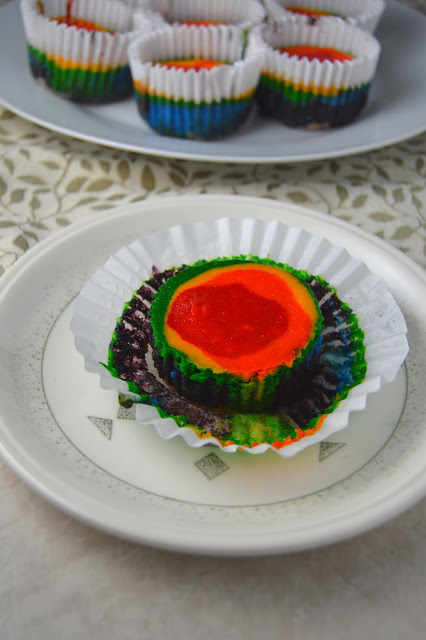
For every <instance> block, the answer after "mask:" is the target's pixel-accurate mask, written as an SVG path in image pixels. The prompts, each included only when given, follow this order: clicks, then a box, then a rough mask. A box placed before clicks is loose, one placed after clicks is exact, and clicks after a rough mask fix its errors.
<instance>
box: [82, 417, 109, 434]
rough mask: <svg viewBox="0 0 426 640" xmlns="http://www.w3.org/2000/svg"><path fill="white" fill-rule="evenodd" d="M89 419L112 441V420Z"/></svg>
mask: <svg viewBox="0 0 426 640" xmlns="http://www.w3.org/2000/svg"><path fill="white" fill-rule="evenodd" d="M87 417H88V418H89V420H90V421H91V422H93V424H94V425H95V426H96V427H98V429H99V431H100V432H101V433H102V434H103V435H104V436H105V438H108V440H111V436H112V424H113V421H112V420H111V419H110V418H99V417H98V416H87Z"/></svg>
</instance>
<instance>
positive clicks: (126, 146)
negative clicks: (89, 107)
mask: <svg viewBox="0 0 426 640" xmlns="http://www.w3.org/2000/svg"><path fill="white" fill-rule="evenodd" d="M10 7H12V9H10ZM2 10H3V11H4V12H5V13H6V11H10V15H12V16H13V15H14V14H13V12H18V11H19V9H18V0H12V1H11V2H10V3H6V4H5V5H4V6H2V7H0V12H1V11H2ZM395 11H403V12H407V13H406V15H407V16H408V15H411V14H412V15H413V18H412V19H415V9H413V8H412V7H409V6H406V5H400V4H397V3H396V1H395V0H392V2H391V3H389V2H387V5H386V8H385V15H386V13H389V12H391V13H392V15H393V12H395ZM420 17H421V18H423V16H422V15H421V14H420ZM14 19H17V17H16V16H14ZM379 63H380V61H379ZM28 73H29V72H28ZM49 93H50V92H49ZM46 95H47V94H46ZM50 95H51V97H53V99H54V100H61V101H62V100H63V98H60V97H59V96H56V95H54V93H53V92H51V93H50ZM67 102H68V105H72V108H73V109H78V108H79V107H78V106H76V105H73V104H72V103H71V102H69V101H67ZM0 104H1V105H3V106H4V107H5V108H7V109H9V110H10V111H11V112H13V113H15V114H16V115H18V116H20V117H22V118H24V119H25V120H28V121H29V122H32V123H34V124H36V125H39V126H42V127H44V128H46V129H48V130H51V131H53V132H56V133H59V134H62V135H65V136H68V137H71V138H73V139H76V140H80V141H84V142H89V143H92V144H97V145H100V146H103V147H107V148H112V149H116V150H122V151H128V152H132V153H137V154H146V155H147V156H153V157H162V158H168V159H181V160H190V161H191V160H192V161H199V162H212V163H226V162H229V163H234V164H235V163H239V164H253V163H256V164H271V163H282V164H286V163H299V162H306V161H316V160H324V159H333V158H340V157H345V156H348V155H357V154H360V153H367V152H369V151H373V150H377V149H380V148H384V147H387V146H390V145H394V144H397V143H399V142H402V141H404V140H407V139H409V138H412V137H414V136H416V135H419V134H421V133H422V132H423V131H424V130H425V129H426V125H425V124H421V121H419V122H418V123H417V124H416V125H415V126H411V124H410V119H408V123H407V126H408V127H410V128H409V129H405V130H404V131H399V132H398V133H392V132H393V131H394V128H393V127H391V126H389V124H388V126H387V128H386V137H385V139H379V140H377V139H374V140H371V141H370V142H368V141H364V142H363V143H361V144H359V143H358V142H355V141H354V142H353V143H352V146H351V147H350V148H347V147H344V148H335V149H334V150H332V151H330V150H328V148H327V145H326V144H325V145H323V148H322V149H321V150H320V151H314V152H312V151H311V152H309V151H308V150H306V151H305V152H304V153H302V154H301V155H295V154H294V152H293V155H292V154H290V155H286V154H279V153H277V154H275V155H266V154H265V155H264V156H261V157H257V156H256V155H247V153H246V149H245V148H244V147H242V148H241V151H240V152H239V153H235V152H234V153H232V152H230V153H229V154H225V155H224V154H223V152H222V153H218V152H202V151H198V150H195V151H192V150H191V148H190V147H189V148H188V149H187V150H186V149H185V147H187V146H188V143H191V142H192V141H188V140H183V139H173V138H169V139H168V140H170V141H171V142H170V146H169V148H155V146H152V145H150V144H149V141H148V143H145V144H140V145H138V144H133V143H129V142H126V141H124V140H122V141H120V140H114V139H110V138H108V137H107V136H106V135H103V136H101V135H92V134H90V132H89V131H87V132H84V131H80V130H78V128H77V129H76V125H75V124H74V125H73V127H67V126H64V125H63V124H61V123H60V122H52V121H51V120H49V119H48V118H47V119H46V118H43V117H41V116H40V115H38V114H34V113H32V112H31V107H30V108H28V107H27V108H26V109H25V108H23V105H19V104H15V103H14V102H13V101H11V100H10V99H7V98H5V97H2V96H1V95H0ZM76 113H77V112H76ZM87 124H89V123H87ZM273 124H274V126H275V123H273ZM361 125H362V123H361ZM276 126H277V128H278V127H282V125H280V124H279V123H278V124H277V125H276ZM77 127H78V125H77ZM105 128H107V125H105ZM336 131H338V130H336ZM370 133H371V131H370ZM150 135H154V136H155V137H156V138H157V137H159V138H164V136H159V134H157V133H155V132H150ZM373 137H374V136H373ZM382 138H383V134H382ZM357 139H358V138H357ZM174 143H175V144H176V145H177V144H178V145H180V146H183V147H184V149H183V150H182V149H178V148H173V147H174V146H175V144H174ZM208 144H209V143H205V146H206V148H207V149H208ZM222 144H224V145H227V141H225V142H222ZM231 144H232V142H231V143H230V145H231ZM302 144H303V143H302ZM304 144H305V145H306V142H305V143H304ZM306 146H308V147H309V141H308V143H307V145H306ZM226 148H227V147H226ZM210 149H211V147H210ZM253 152H254V149H253V151H252V154H253Z"/></svg>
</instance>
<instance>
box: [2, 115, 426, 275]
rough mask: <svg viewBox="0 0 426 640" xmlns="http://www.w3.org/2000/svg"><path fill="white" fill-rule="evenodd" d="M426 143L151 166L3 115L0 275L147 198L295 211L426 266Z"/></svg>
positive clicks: (424, 139)
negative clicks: (242, 202) (78, 227)
mask: <svg viewBox="0 0 426 640" xmlns="http://www.w3.org/2000/svg"><path fill="white" fill-rule="evenodd" d="M425 157H426V133H425V134H423V135H420V136H417V137H415V138H412V139H411V140H407V141H406V142H403V143H401V144H397V145H394V146H390V147H387V148H384V149H380V150H377V151H372V152H369V153H363V154H360V155H355V156H350V157H343V158H336V159H329V160H321V161H315V162H303V163H293V164H266V165H264V164H217V163H209V162H207V163H206V162H194V161H182V160H173V159H167V158H156V157H148V156H144V155H138V154H135V153H130V152H127V151H119V150H114V149H108V148H104V147H100V146H98V145H95V144H92V143H87V142H82V141H79V140H75V139H72V138H68V137H66V136H63V135H58V134H56V133H53V132H51V131H50V130H47V129H44V128H42V127H40V126H37V125H34V124H32V123H31V122H28V121H26V120H24V119H22V118H20V117H19V116H16V115H14V114H12V113H11V112H10V111H8V110H7V109H4V108H1V107H0V272H1V273H2V272H3V271H4V270H5V269H7V268H8V267H9V266H10V265H11V264H12V263H14V262H15V260H16V259H17V258H18V257H19V256H21V255H22V254H23V253H24V252H25V251H27V250H28V249H29V248H30V247H31V246H33V245H34V244H36V243H37V242H38V241H39V240H41V239H42V238H44V237H45V236H47V235H48V234H49V233H50V232H52V231H55V230H57V229H60V228H61V227H65V226H67V225H69V224H72V223H73V222H74V221H76V220H80V219H82V218H85V217H87V216H90V215H92V214H95V213H99V212H100V211H106V210H110V209H113V208H115V207H119V206H123V205H126V204H130V203H133V202H143V201H144V200H146V199H148V198H154V197H167V196H176V195H180V194H199V193H225V194H226V193H231V194H241V195H246V196H260V197H264V198H272V199H275V200H279V201H283V202H292V203H297V204H301V205H304V206H307V207H310V208H312V209H316V210H318V211H322V212H324V213H327V214H330V215H332V216H335V217H337V218H340V219H341V220H346V221H348V222H350V223H351V224H354V225H356V226H359V227H362V228H363V229H365V230H367V231H370V232H371V233H373V234H376V235H377V236H379V237H381V238H384V239H385V240H386V241H388V242H390V243H391V244H393V245H394V246H395V247H397V248H398V249H400V250H401V251H403V252H405V253H407V254H408V255H409V256H410V257H411V258H413V259H414V260H415V261H416V262H418V263H419V264H421V265H423V266H426V226H425V222H426V219H425V218H426V215H425V212H426V180H425V178H426V162H425Z"/></svg>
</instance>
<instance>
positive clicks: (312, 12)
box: [285, 7, 338, 18]
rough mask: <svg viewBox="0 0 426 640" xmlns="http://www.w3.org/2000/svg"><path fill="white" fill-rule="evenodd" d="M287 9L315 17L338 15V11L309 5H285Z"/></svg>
mask: <svg viewBox="0 0 426 640" xmlns="http://www.w3.org/2000/svg"><path fill="white" fill-rule="evenodd" d="M285 9H286V11H291V13H300V14H302V15H304V16H310V17H313V18H320V17H321V16H337V15H338V14H337V13H331V11H321V9H308V8H307V7H285Z"/></svg>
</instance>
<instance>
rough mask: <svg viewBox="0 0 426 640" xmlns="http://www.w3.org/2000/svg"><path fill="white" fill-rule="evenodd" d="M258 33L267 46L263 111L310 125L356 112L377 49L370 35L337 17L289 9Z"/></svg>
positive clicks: (343, 120)
mask: <svg viewBox="0 0 426 640" xmlns="http://www.w3.org/2000/svg"><path fill="white" fill-rule="evenodd" d="M260 33H261V35H262V38H263V40H264V42H265V44H266V45H267V47H268V50H267V53H266V55H265V58H264V63H263V68H262V74H261V78H260V83H259V87H258V89H257V100H258V104H259V108H260V111H261V113H263V114H264V115H267V116H270V117H273V118H275V119H277V120H280V121H281V122H282V123H284V124H286V125H288V126H296V127H297V126H300V127H306V128H312V129H316V128H328V127H339V126H343V125H347V124H349V123H351V122H352V121H353V120H354V119H355V118H356V117H357V116H358V115H359V113H360V112H361V110H362V109H363V108H364V106H365V104H366V102H367V97H368V94H369V91H370V86H371V82H372V80H373V78H374V75H375V71H376V67H377V62H378V58H379V54H380V45H379V43H378V41H377V40H376V38H374V36H372V35H371V34H370V33H368V32H366V31H362V30H361V29H358V28H357V27H355V26H353V25H351V24H348V23H347V22H344V21H343V20H341V19H340V18H335V17H328V16H327V17H320V18H319V19H316V20H315V21H311V19H310V17H309V15H303V14H294V15H293V14H290V13H288V15H287V16H286V17H283V18H279V19H277V20H275V21H274V22H271V23H267V24H265V25H264V26H263V27H262V28H261V30H260ZM342 43H344V49H343V48H342Z"/></svg>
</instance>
